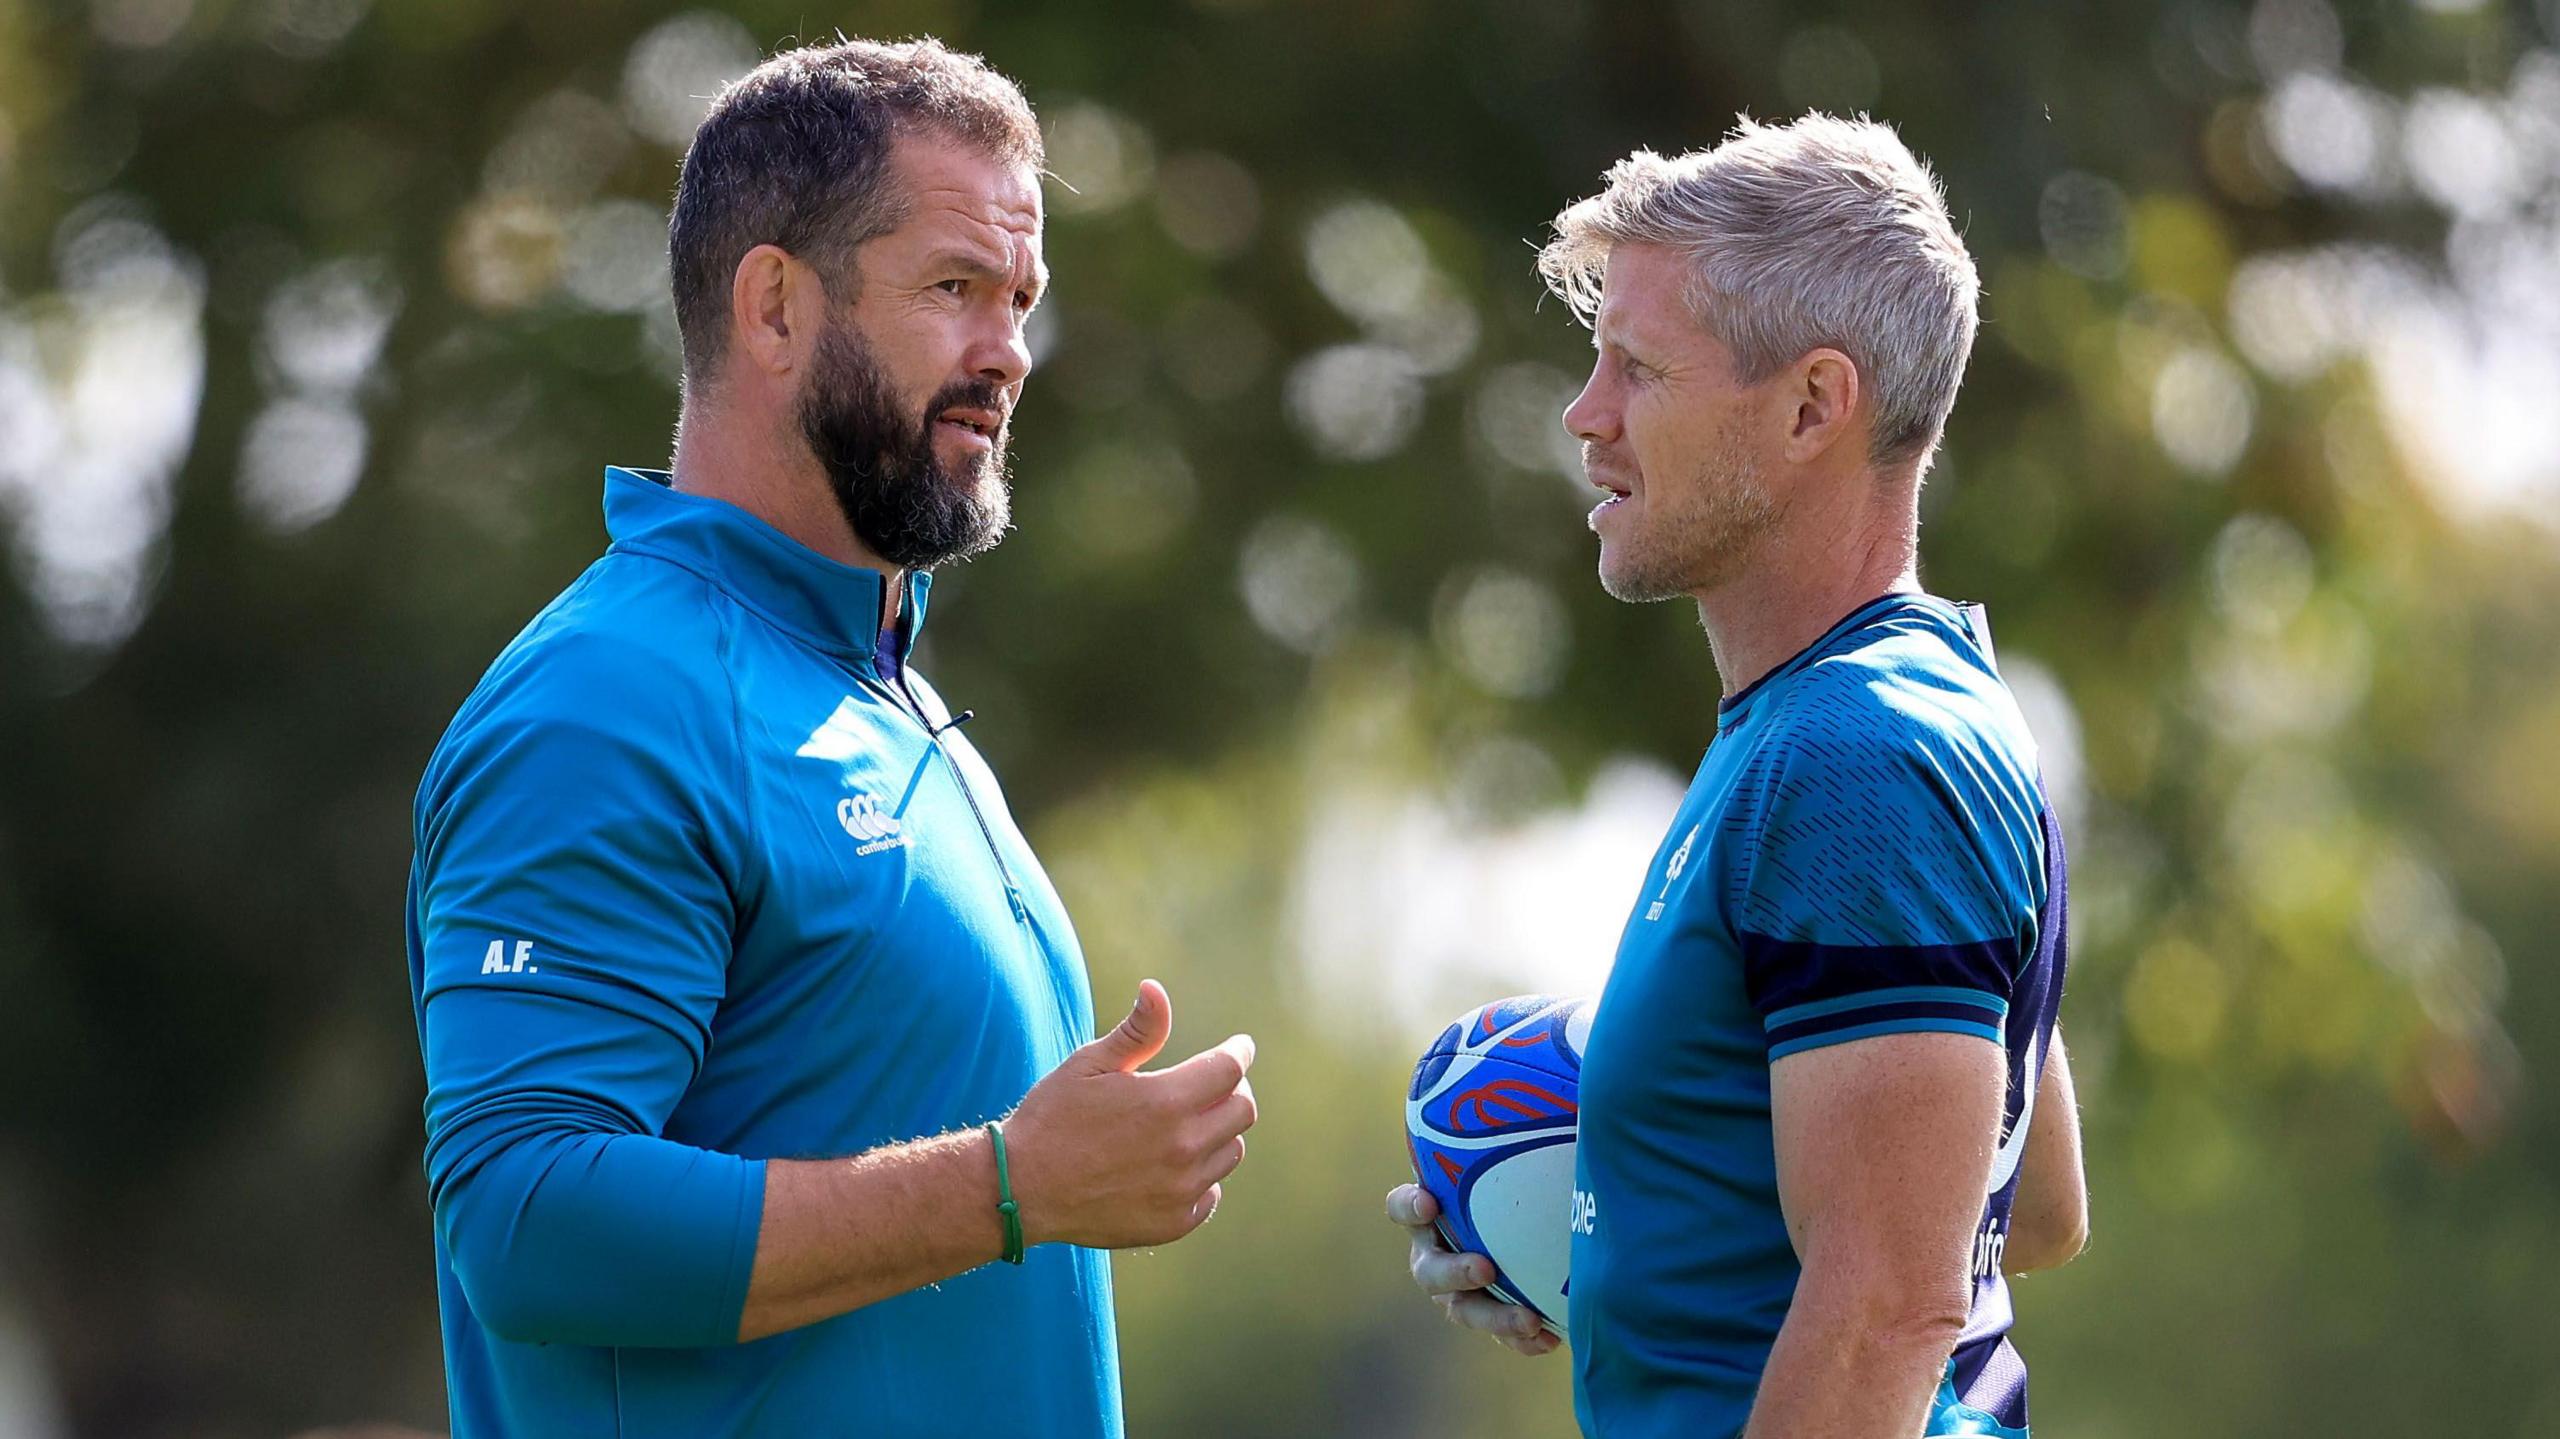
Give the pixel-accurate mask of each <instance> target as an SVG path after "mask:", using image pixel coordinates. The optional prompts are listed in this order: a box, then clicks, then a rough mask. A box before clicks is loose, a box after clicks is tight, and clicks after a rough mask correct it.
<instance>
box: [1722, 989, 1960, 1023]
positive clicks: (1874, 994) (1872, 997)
mask: <svg viewBox="0 0 2560 1439" xmlns="http://www.w3.org/2000/svg"><path fill="white" fill-rule="evenodd" d="M1921 1002H1927V1003H1937V1004H1970V1005H1974V1006H1976V1007H1978V1008H1987V1009H1989V1010H1991V1011H1992V1013H1993V1015H1994V1016H2003V1015H2006V1014H2008V1012H2009V1001H2007V1000H2005V999H2002V998H2001V997H2000V996H1999V995H1996V994H1991V993H1987V992H1985V991H1983V990H1979V989H1965V988H1962V987H1960V986H1956V985H1943V984H1913V985H1904V986H1902V987H1900V988H1896V989H1871V990H1868V991H1866V992H1865V993H1863V994H1844V995H1841V996H1840V997H1839V998H1837V999H1818V1000H1815V1001H1814V1002H1813V1003H1811V1004H1797V1005H1790V1006H1789V1007H1787V1008H1785V1009H1781V1010H1776V1011H1773V1012H1771V1013H1770V1014H1769V1015H1768V1016H1767V1019H1766V1023H1767V1024H1768V1026H1769V1027H1770V1028H1772V1029H1775V1028H1776V1027H1778V1026H1779V1025H1782V1024H1794V1023H1795V1022H1796V1021H1798V1020H1803V1019H1818V1018H1820V1017H1822V1016H1823V1015H1826V1014H1838V1013H1840V1012H1841V1011H1843V1010H1849V1009H1860V1008H1864V1007H1865V1006H1867V1005H1870V1004H1902V1003H1921Z"/></svg>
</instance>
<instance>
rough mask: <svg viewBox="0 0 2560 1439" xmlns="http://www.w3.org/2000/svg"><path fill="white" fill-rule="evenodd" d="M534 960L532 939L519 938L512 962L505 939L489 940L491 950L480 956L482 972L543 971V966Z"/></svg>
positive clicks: (530, 972) (534, 972)
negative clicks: (508, 955)
mask: <svg viewBox="0 0 2560 1439" xmlns="http://www.w3.org/2000/svg"><path fill="white" fill-rule="evenodd" d="M532 961H533V941H532V940H529V939H519V940H517V941H516V952H515V958H514V959H513V961H512V962H510V960H509V959H508V957H507V942H506V941H505V940H503V939H493V940H491V941H489V952H488V953H487V954H484V955H482V956H480V972H481V973H482V974H540V973H542V967H541V966H540V965H537V964H535V963H533V962H532Z"/></svg>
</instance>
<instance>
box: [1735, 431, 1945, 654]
mask: <svg viewBox="0 0 2560 1439" xmlns="http://www.w3.org/2000/svg"><path fill="white" fill-rule="evenodd" d="M1815 488H1817V490H1818V491H1819V492H1820V493H1822V494H1824V495H1825V496H1826V498H1824V499H1821V500H1818V501H1816V502H1814V503H1811V504H1805V503H1799V504H1797V505H1795V506H1791V507H1790V509H1789V511H1788V512H1787V514H1786V515H1785V516H1783V517H1782V518H1781V520H1780V521H1779V523H1778V524H1777V525H1776V526H1775V527H1773V528H1772V529H1771V530H1770V531H1769V532H1768V533H1767V534H1765V535H1763V536H1762V537H1761V540H1760V544H1759V546H1758V548H1757V549H1756V550H1755V551H1754V552H1753V554H1752V555H1751V556H1750V558H1749V560H1748V562H1747V563H1745V564H1743V565H1742V566H1741V567H1740V569H1739V571H1738V573H1737V574H1736V575H1735V576H1734V578H1732V579H1731V580H1728V581H1726V582H1725V583H1723V584H1720V585H1717V586H1714V587H1712V588H1709V589H1703V590H1698V591H1695V592H1694V594H1693V598H1695V599H1696V600H1697V602H1698V623H1699V624H1700V625H1701V626H1703V627H1704V628H1705V629H1706V632H1707V648H1708V650H1709V651H1710V652H1711V653H1712V654H1713V655H1714V657H1715V665H1716V674H1717V677H1718V678H1719V679H1721V680H1722V681H1723V684H1724V694H1725V697H1726V698H1728V699H1730V698H1732V697H1733V696H1735V695H1737V694H1740V693H1742V691H1744V690H1746V689H1748V688H1750V687H1751V686H1752V685H1753V684H1754V683H1756V682H1758V681H1759V680H1760V679H1761V678H1762V677H1763V676H1765V675H1767V674H1768V673H1769V672H1770V671H1771V670H1774V669H1776V668H1777V667H1778V666H1780V665H1782V664H1785V663H1786V662H1787V661H1788V660H1790V659H1793V658H1795V656H1796V655H1797V654H1799V653H1801V652H1802V651H1803V650H1804V648H1805V647H1806V646H1808V645H1810V644H1812V643H1813V642H1814V641H1815V640H1818V639H1820V638H1822V636H1823V634H1824V632H1825V631H1827V630H1829V629H1830V628H1831V627H1832V626H1833V625H1836V624H1838V623H1839V622H1840V621H1841V619H1842V618H1843V617H1844V616H1846V615H1847V614H1848V613H1849V612H1850V611H1852V610H1854V609H1856V608H1857V607H1858V606H1860V605H1863V604H1865V603H1866V602H1868V601H1869V600H1872V599H1875V598H1877V597H1879V596H1882V595H1889V594H1901V593H1915V592H1917V591H1918V590H1919V588H1920V560H1919V550H1920V545H1919V541H1920V487H1919V482H1918V477H1917V476H1916V475H1915V476H1912V477H1909V478H1907V479H1906V478H1903V477H1899V476H1889V475H1887V476H1879V475H1877V474H1875V473H1874V472H1872V471H1861V472H1860V473H1858V474H1854V475H1850V476H1845V477H1842V479H1840V480H1839V481H1837V482H1833V483H1829V484H1824V485H1821V486H1818V487H1815ZM1808 498H1810V497H1808Z"/></svg>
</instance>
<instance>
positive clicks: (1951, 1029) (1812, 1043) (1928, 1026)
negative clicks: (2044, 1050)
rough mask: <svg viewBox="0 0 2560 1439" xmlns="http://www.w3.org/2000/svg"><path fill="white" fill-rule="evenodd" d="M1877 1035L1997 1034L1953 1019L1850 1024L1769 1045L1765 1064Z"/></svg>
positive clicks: (1989, 1036) (1997, 1039)
mask: <svg viewBox="0 0 2560 1439" xmlns="http://www.w3.org/2000/svg"><path fill="white" fill-rule="evenodd" d="M1880 1034H1969V1035H1972V1036H1973V1037H1974V1038H1976V1039H1987V1040H1990V1041H1991V1042H1992V1043H1993V1044H1998V1043H2000V1031H1999V1030H1997V1029H1994V1028H1992V1027H1991V1026H1990V1025H1987V1024H1967V1023H1965V1022H1964V1021H1962V1020H1956V1019H1888V1020H1881V1021H1879V1022H1877V1023H1874V1024H1853V1025H1851V1026H1849V1027H1848V1028H1846V1029H1826V1030H1824V1031H1823V1032H1821V1033H1820V1034H1808V1035H1804V1036H1802V1037H1800V1038H1796V1039H1790V1040H1788V1041H1786V1042H1785V1043H1783V1044H1772V1045H1770V1046H1769V1062H1770V1063H1772V1064H1775V1063H1777V1062H1778V1061H1779V1060H1781V1059H1784V1058H1786V1057H1787V1056H1788V1055H1790V1054H1801V1053H1803V1052H1804V1051H1806V1050H1808V1049H1820V1048H1822V1047H1823V1046H1824V1045H1827V1044H1847V1043H1848V1042H1849V1041H1851V1040H1853V1039H1873V1038H1874V1037H1876V1036H1877V1035H1880Z"/></svg>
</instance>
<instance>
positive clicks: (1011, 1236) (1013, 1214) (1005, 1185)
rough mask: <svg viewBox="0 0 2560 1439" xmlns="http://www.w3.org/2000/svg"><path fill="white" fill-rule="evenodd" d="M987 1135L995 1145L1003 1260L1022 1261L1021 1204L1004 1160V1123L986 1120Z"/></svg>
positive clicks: (997, 1198)
mask: <svg viewBox="0 0 2560 1439" xmlns="http://www.w3.org/2000/svg"><path fill="white" fill-rule="evenodd" d="M987 1137H988V1138H989V1139H992V1140H994V1141H995V1145H996V1212H997V1213H998V1214H1001V1215H1003V1216H1004V1262H1005V1263H1007V1264H1020V1263H1021V1262H1022V1206H1021V1205H1019V1204H1017V1203H1015V1202H1014V1199H1013V1173H1012V1171H1011V1170H1010V1169H1008V1168H1007V1167H1006V1166H1005V1162H1004V1123H1003V1121H1001V1120H995V1119H990V1120H988V1121H987Z"/></svg>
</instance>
